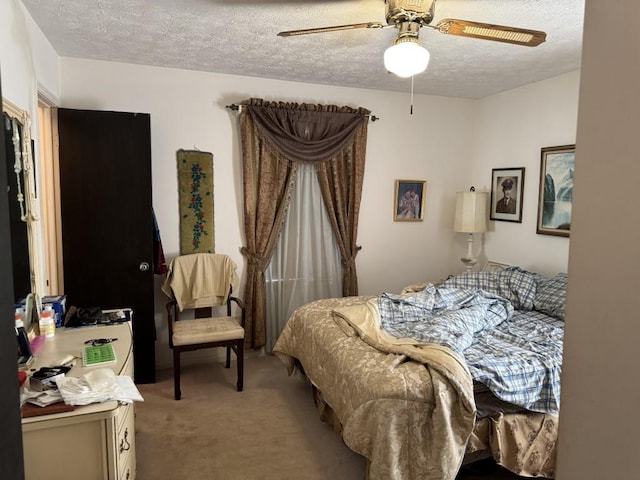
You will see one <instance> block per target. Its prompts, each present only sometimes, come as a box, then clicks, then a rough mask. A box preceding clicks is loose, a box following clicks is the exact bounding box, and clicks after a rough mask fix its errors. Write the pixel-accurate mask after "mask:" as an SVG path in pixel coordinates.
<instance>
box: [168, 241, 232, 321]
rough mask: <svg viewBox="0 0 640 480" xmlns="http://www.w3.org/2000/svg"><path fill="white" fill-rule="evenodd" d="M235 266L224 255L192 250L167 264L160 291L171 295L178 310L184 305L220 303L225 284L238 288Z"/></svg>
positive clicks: (225, 289)
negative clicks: (167, 270)
mask: <svg viewBox="0 0 640 480" xmlns="http://www.w3.org/2000/svg"><path fill="white" fill-rule="evenodd" d="M236 269H237V265H236V264H235V262H234V261H233V260H231V258H230V257H229V256H228V255H225V254H217V253H193V254H190V255H181V256H179V257H176V258H174V259H173V260H172V261H171V264H170V265H169V272H168V273H167V278H166V280H165V281H164V284H163V285H162V291H163V292H164V293H165V294H166V295H167V296H168V297H169V298H175V300H176V302H177V303H178V308H179V309H180V311H182V310H184V309H185V308H199V307H208V306H211V305H224V304H225V303H226V301H227V296H228V295H229V286H231V287H232V288H233V290H234V291H236V290H237V289H238V284H239V282H240V279H239V278H238V274H237V272H236Z"/></svg>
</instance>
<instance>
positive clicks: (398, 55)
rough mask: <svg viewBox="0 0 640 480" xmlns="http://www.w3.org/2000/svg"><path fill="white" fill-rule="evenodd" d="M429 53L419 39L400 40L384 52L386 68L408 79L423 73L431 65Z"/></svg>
mask: <svg viewBox="0 0 640 480" xmlns="http://www.w3.org/2000/svg"><path fill="white" fill-rule="evenodd" d="M429 57H430V55H429V51H428V50H427V49H426V48H424V47H423V46H422V45H420V41H419V40H418V39H417V38H413V37H409V38H398V39H397V40H396V41H395V43H394V44H393V45H392V46H390V47H389V48H387V50H386V51H385V52H384V66H385V68H386V69H387V70H388V71H390V72H391V73H395V74H396V75H398V76H399V77H402V78H407V77H411V76H413V75H416V74H418V73H422V72H424V71H425V70H426V69H427V66H428V65H429Z"/></svg>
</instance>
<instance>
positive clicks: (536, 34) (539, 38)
mask: <svg viewBox="0 0 640 480" xmlns="http://www.w3.org/2000/svg"><path fill="white" fill-rule="evenodd" d="M433 28H435V29H437V30H439V31H440V32H441V33H447V34H449V35H458V36H460V37H471V38H481V39H483V40H493V41H494V42H504V43H512V44H514V45H524V46H525V47H536V46H538V45H540V44H541V43H543V42H544V41H545V40H546V39H547V34H546V33H545V32H541V31H539V30H527V29H525V28H516V27H505V26H504V25H493V24H491V23H480V22H470V21H467V20H458V19H455V18H445V19H443V20H440V21H439V22H438V23H437V25H435V26H434V27H433Z"/></svg>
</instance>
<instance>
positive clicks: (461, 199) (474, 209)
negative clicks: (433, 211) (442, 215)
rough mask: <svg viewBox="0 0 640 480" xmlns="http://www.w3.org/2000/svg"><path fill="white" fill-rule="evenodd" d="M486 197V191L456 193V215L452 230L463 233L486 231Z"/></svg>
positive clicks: (487, 195) (487, 196)
mask: <svg viewBox="0 0 640 480" xmlns="http://www.w3.org/2000/svg"><path fill="white" fill-rule="evenodd" d="M488 199H489V194H488V193H487V192H458V193H456V217H455V220H454V222H453V230H454V231H456V232H464V233H481V232H486V231H487V208H488V205H489V201H488Z"/></svg>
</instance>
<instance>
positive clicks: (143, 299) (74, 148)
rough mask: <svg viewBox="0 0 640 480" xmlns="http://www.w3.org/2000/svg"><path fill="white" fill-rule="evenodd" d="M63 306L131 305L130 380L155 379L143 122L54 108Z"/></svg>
mask: <svg viewBox="0 0 640 480" xmlns="http://www.w3.org/2000/svg"><path fill="white" fill-rule="evenodd" d="M58 136H59V142H60V145H59V155H60V187H61V188H60V190H61V199H60V203H61V215H62V250H63V266H64V290H65V291H64V293H65V294H66V295H67V305H68V306H71V305H74V306H77V307H90V306H100V307H102V308H103V309H105V308H121V307H131V308H133V312H134V313H133V341H134V358H135V361H134V372H135V381H136V382H137V383H152V382H155V324H154V302H153V295H154V290H153V288H154V282H153V268H152V261H153V216H152V215H153V213H152V198H151V120H150V116H149V115H148V114H139V113H138V114H136V113H124V112H106V111H91V110H71V109H62V108H61V109H58Z"/></svg>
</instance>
